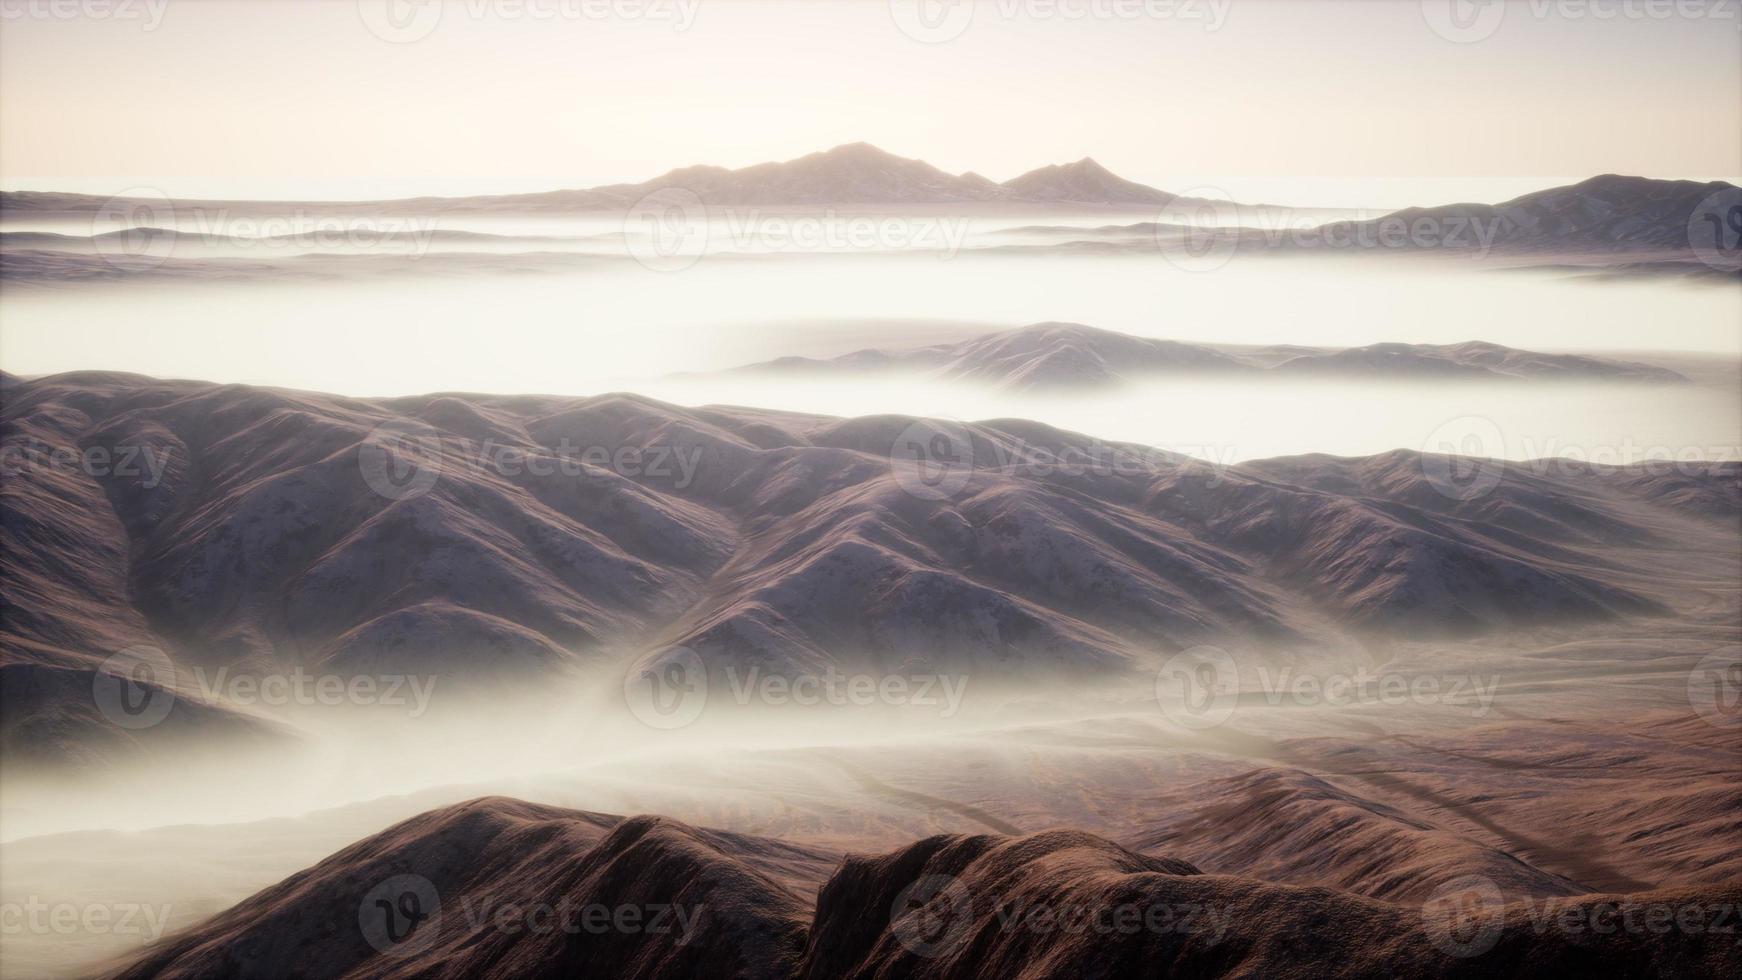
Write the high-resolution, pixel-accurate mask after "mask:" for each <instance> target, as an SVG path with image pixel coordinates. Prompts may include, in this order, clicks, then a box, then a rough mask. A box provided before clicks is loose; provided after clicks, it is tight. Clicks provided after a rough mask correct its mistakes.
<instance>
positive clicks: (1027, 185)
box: [1003, 157, 1175, 206]
mask: <svg viewBox="0 0 1742 980" xmlns="http://www.w3.org/2000/svg"><path fill="white" fill-rule="evenodd" d="M1003 186H1004V187H1006V188H1008V189H1009V190H1010V191H1011V192H1012V193H1014V194H1015V196H1016V197H1018V198H1021V199H1023V200H1030V201H1047V202H1055V203H1080V204H1143V205H1152V206H1153V205H1164V204H1166V203H1168V202H1169V201H1171V200H1173V199H1174V197H1175V195H1173V194H1169V193H1168V192H1166V191H1161V190H1156V189H1155V188H1153V187H1148V186H1145V185H1143V184H1139V183H1136V182H1135V181H1129V180H1126V179H1125V178H1123V177H1120V176H1119V175H1117V174H1115V173H1113V172H1112V171H1110V170H1108V169H1107V168H1106V167H1103V166H1101V164H1100V163H1098V162H1096V160H1095V158H1094V157H1083V158H1082V159H1081V160H1078V161H1076V162H1075V163H1055V164H1052V165H1051V166H1046V167H1040V168H1039V169H1036V170H1030V171H1029V172H1028V173H1025V174H1023V175H1022V176H1020V177H1016V178H1014V179H1012V180H1007V181H1005V182H1004V185H1003Z"/></svg>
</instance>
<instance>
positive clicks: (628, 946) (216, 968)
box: [112, 797, 1742, 980]
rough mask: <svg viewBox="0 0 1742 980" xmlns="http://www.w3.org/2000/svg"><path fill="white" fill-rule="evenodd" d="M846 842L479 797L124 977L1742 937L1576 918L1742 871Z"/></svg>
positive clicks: (1685, 972) (1213, 961)
mask: <svg viewBox="0 0 1742 980" xmlns="http://www.w3.org/2000/svg"><path fill="white" fill-rule="evenodd" d="M836 863H837V859H836V858H835V857H834V856H833V855H831V854H829V853H828V852H824V851H818V850H814V849H810V848H804V847H798V846H794V845H790V844H783V843H780V842H777V841H772V840H767V839H762V838H756V837H749V836H745V835H738V834H728V833H722V832H717V831H708V830H701V829H697V828H694V827H690V826H688V825H685V824H682V823H679V822H677V821H673V820H669V819H664V818H658V817H635V818H631V819H626V820H617V819H616V818H611V817H605V816H601V815H598V814H592V813H583V812H577V811H569V810H561V809H558V808H555V807H547V806H536V805H532V804H527V803H521V802H518V801H515V800H509V799H504V798H499V797H496V798H485V799H481V800H475V801H473V802H471V803H466V804H461V805H458V806H454V807H450V808H447V809H443V810H436V811H432V812H430V813H426V814H424V815H422V816H419V817H415V818H413V819H411V820H408V821H405V822H404V823H401V824H399V825H397V826H394V827H391V828H389V829H388V830H386V831H383V832H382V833H380V834H378V835H376V836H374V837H371V838H369V839H367V840H364V841H359V842H358V843H357V844H355V845H352V846H351V847H349V848H346V849H345V850H343V851H340V852H339V853H337V854H334V855H333V856H332V857H330V858H327V859H326V860H324V861H322V862H320V863H319V864H317V865H315V866H314V867H312V868H309V869H308V870H306V871H303V872H301V873H299V874H296V875H294V876H292V877H290V878H288V879H286V880H285V881H283V882H281V883H279V884H277V885H274V886H272V887H270V888H267V889H265V890H263V891H261V892H259V893H257V894H255V895H254V896H252V897H250V898H248V899H245V900H243V901H242V902H241V903H239V904H238V905H236V906H235V907H234V908H232V909H230V910H229V911H226V912H223V913H220V914H219V915H217V916H214V917H213V918H211V919H209V920H207V921H206V922H204V923H202V924H200V925H198V926H196V927H194V928H192V929H190V930H188V931H185V932H183V933H180V934H178V935H174V936H171V937H168V938H167V939H165V940H164V941H163V942H161V943H160V944H159V945H158V946H157V947H155V948H153V949H151V950H149V951H148V952H146V953H144V954H143V955H141V956H140V957H138V958H137V959H136V960H135V961H134V962H132V963H131V964H128V965H126V966H123V967H120V968H119V969H118V971H117V972H115V973H113V974H112V976H114V977H115V978H116V980H147V978H151V977H162V976H175V977H183V978H187V980H202V978H211V980H217V978H228V977H235V976H257V977H290V976H320V977H334V978H339V977H355V978H361V977H372V978H411V977H428V976H476V977H527V978H538V977H552V978H555V977H570V976H575V975H577V974H579V973H585V974H586V975H589V976H609V977H620V978H626V980H628V978H638V977H647V978H653V977H661V978H664V977H698V978H699V977H732V978H743V980H787V978H791V980H833V978H838V977H845V978H877V977H916V978H926V980H957V978H960V980H978V978H988V977H1028V978H1036V980H1043V978H1059V980H1064V978H1076V977H1086V976H1099V977H1113V976H1148V975H1152V974H1153V973H1154V972H1155V971H1156V970H1158V969H1165V971H1166V975H1167V976H1180V977H1221V976H1229V975H1239V976H1265V977H1323V976H1336V977H1368V976H1396V977H1487V976H1541V975H1566V976H1571V975H1582V974H1590V973H1596V972H1602V973H1604V974H1613V975H1627V976H1686V977H1718V976H1727V975H1729V974H1730V973H1731V972H1732V971H1733V968H1734V966H1735V961H1736V951H1735V943H1734V937H1733V935H1731V934H1730V933H1728V932H1723V931H1717V930H1713V931H1707V930H1704V929H1701V930H1687V929H1679V928H1664V929H1647V928H1595V929H1592V928H1569V927H1563V926H1561V925H1558V923H1566V922H1573V923H1577V924H1579V925H1583V924H1586V923H1591V922H1599V923H1601V922H1602V921H1603V917H1604V916H1605V915H1606V916H1608V918H1609V920H1610V921H1619V920H1620V917H1621V915H1622V913H1623V912H1624V911H1625V912H1626V914H1628V915H1629V916H1634V917H1637V916H1639V915H1641V914H1643V913H1644V911H1645V910H1646V909H1648V908H1650V907H1651V906H1652V905H1654V904H1662V905H1667V906H1669V907H1670V908H1672V909H1680V908H1689V907H1692V906H1695V905H1697V906H1699V907H1700V908H1701V909H1702V912H1703V911H1704V910H1706V909H1710V908H1713V907H1715V906H1720V905H1727V906H1729V907H1733V906H1734V904H1735V903H1736V902H1737V901H1738V899H1742V889H1738V888H1737V887H1736V886H1734V885H1733V884H1732V885H1727V886H1723V885H1720V886H1704V887H1696V888H1685V887H1684V888H1679V889H1666V890H1659V891H1652V892H1644V893H1637V894H1631V895H1588V894H1587V895H1578V896H1573V897H1568V898H1561V899H1551V900H1548V904H1547V905H1546V906H1545V907H1543V908H1534V909H1533V908H1526V907H1523V906H1518V905H1504V904H1501V903H1499V902H1498V901H1494V902H1489V901H1484V899H1486V898H1488V897H1489V896H1488V895H1485V894H1484V893H1482V892H1480V891H1479V889H1480V884H1478V885H1477V886H1476V888H1475V889H1472V891H1473V892H1474V895H1475V898H1474V900H1473V901H1470V902H1468V903H1466V904H1465V905H1459V904H1458V903H1457V901H1456V898H1457V897H1458V896H1455V895H1454V896H1448V897H1447V898H1446V899H1443V900H1442V899H1430V900H1429V902H1428V903H1426V904H1423V903H1414V904H1393V903H1388V902H1381V901H1377V900H1374V899H1371V898H1365V897H1361V896H1357V895H1353V894H1350V893H1347V892H1343V891H1338V890H1334V889H1329V888H1322V887H1313V888H1303V887H1299V886H1293V885H1282V884H1273V883H1269V882H1265V881H1262V880H1259V879H1255V878H1250V877H1238V876H1226V875H1206V874H1202V873H1200V872H1199V870H1198V869H1197V868H1196V867H1194V866H1192V865H1191V864H1189V863H1187V862H1185V861H1181V860H1177V859H1173V858H1169V857H1165V856H1152V855H1148V854H1143V853H1138V852H1135V851H1132V850H1128V849H1127V848H1124V847H1121V846H1119V845H1118V844H1115V843H1112V842H1110V841H1107V840H1104V839H1102V838H1099V837H1096V836H1094V835H1091V834H1086V833H1081V832H1077V831H1069V830H1053V831H1045V832H1041V833H1036V834H1030V835H1027V836H1021V837H1005V836H998V835H978V836H960V835H942V836H937V837H931V838H927V839H925V840H921V841H917V842H915V843H913V844H911V845H909V846H907V847H904V848H901V849H898V850H895V851H893V852H890V853H888V854H884V855H881V856H875V857H872V856H851V857H848V858H846V860H845V861H844V862H842V863H840V864H839V865H838V867H837V866H836ZM812 894H814V896H815V898H814V901H813V900H812V899H811V897H810V896H811V895H812ZM1492 897H1494V898H1498V897H1499V896H1498V893H1494V894H1493V896H1492ZM601 909H602V910H604V911H605V913H606V915H607V916H608V917H607V918H606V919H605V920H604V922H605V925H603V926H600V925H599V923H600V921H601V920H600V919H599V917H598V916H597V914H594V913H591V912H590V911H589V910H601ZM624 909H629V910H633V913H634V914H633V920H632V921H631V920H630V919H629V918H627V917H625V914H623V913H621V912H620V910H624ZM589 914H593V917H592V918H588V916H589ZM609 916H618V917H617V918H615V919H613V918H609ZM1545 916H1547V917H1548V918H1544V917H1545ZM1593 916H1595V917H1596V918H1593ZM1701 921H1702V924H1704V923H1708V922H1710V921H1711V919H1710V917H1709V916H1708V917H1706V918H1702V920H1701ZM624 923H628V924H624ZM1544 923H1548V925H1547V927H1545V926H1544ZM539 926H542V928H538V927H539Z"/></svg>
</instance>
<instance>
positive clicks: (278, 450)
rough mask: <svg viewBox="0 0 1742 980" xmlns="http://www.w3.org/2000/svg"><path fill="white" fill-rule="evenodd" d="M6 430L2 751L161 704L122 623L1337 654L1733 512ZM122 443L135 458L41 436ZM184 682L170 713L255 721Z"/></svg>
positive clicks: (1395, 456) (1644, 562) (676, 439)
mask: <svg viewBox="0 0 1742 980" xmlns="http://www.w3.org/2000/svg"><path fill="white" fill-rule="evenodd" d="M0 440H3V445H0V450H3V451H4V452H5V453H6V454H7V459H8V464H9V466H10V467H11V470H10V472H9V478H8V479H7V480H6V481H4V485H3V486H0V545H3V546H4V547H0V572H3V573H4V574H3V575H0V604H3V605H4V607H5V609H6V611H7V614H6V616H5V617H4V620H3V622H0V663H3V664H4V667H5V670H6V678H7V680H6V684H5V692H4V693H5V696H6V697H7V699H8V702H7V704H8V711H7V712H6V715H5V729H4V731H0V749H3V750H4V751H5V752H6V753H7V754H8V756H9V757H18V756H23V755H28V756H42V755H49V756H52V755H54V754H56V753H66V752H77V753H85V754H86V755H87V757H89V758H92V759H96V758H101V757H105V755H106V754H108V753H120V754H122V755H125V754H126V753H128V752H132V751H135V750H138V749H139V748H141V746H142V743H141V742H140V739H143V738H155V737H156V735H157V734H162V733H163V732H165V731H172V730H175V727H176V726H173V725H172V726H163V727H162V729H161V730H148V731H147V732H143V733H140V732H132V731H119V730H110V728H109V727H108V726H105V725H104V719H103V718H102V717H101V716H100V715H99V714H98V712H97V711H96V710H95V708H94V706H93V705H92V704H91V699H90V693H91V690H92V687H91V685H92V683H93V677H94V676H95V675H96V673H97V672H98V671H99V670H101V669H102V664H103V663H104V661H105V659H106V658H109V657H112V656H114V655H116V654H117V653H118V652H120V651H124V650H128V649H134V648H139V647H145V648H153V649H157V650H161V651H164V656H166V657H167V659H168V661H169V663H170V664H172V665H174V666H177V667H181V668H186V669H195V668H201V669H208V670H215V669H218V668H221V667H225V668H229V669H230V670H232V671H233V672H246V671H270V672H280V671H284V670H289V669H292V668H295V667H301V668H304V669H308V670H315V671H326V672H333V673H337V674H339V675H343V676H350V675H353V674H356V673H359V672H361V673H365V674H367V673H369V672H371V671H375V672H392V673H404V674H408V675H411V676H424V675H429V676H438V677H441V678H445V680H444V681H443V685H444V686H443V688H442V689H443V691H444V692H448V691H452V692H454V696H455V697H461V696H463V692H476V693H479V694H486V693H489V692H499V691H504V690H520V689H523V688H524V687H525V686H526V685H528V684H533V685H539V686H548V685H549V684H551V683H553V682H555V681H557V680H560V679H564V678H574V677H580V676H592V675H594V674H597V673H600V672H603V673H605V674H606V675H611V674H612V673H613V672H618V673H620V672H621V671H622V670H623V669H625V668H626V667H627V666H628V664H626V663H625V662H624V661H623V660H622V657H623V656H624V655H625V654H626V653H628V652H632V651H637V650H641V651H646V652H647V653H648V654H650V655H654V654H659V653H660V651H665V650H669V649H671V648H674V647H682V648H684V649H687V650H690V651H693V652H694V654H695V655H696V656H697V657H698V658H699V660H700V662H701V663H703V664H704V665H707V666H708V667H709V668H710V669H716V670H725V671H730V670H745V669H750V668H757V669H760V670H761V671H763V672H764V673H782V674H787V675H795V676H796V675H810V674H820V673H822V672H824V671H826V670H830V669H836V670H871V671H880V672H890V671H897V672H901V671H906V672H910V673H914V672H917V673H928V674H939V675H943V674H950V673H960V672H968V671H976V672H980V673H982V674H983V676H984V678H985V680H986V683H987V684H995V683H997V681H998V680H999V679H1001V678H1003V679H1009V680H1012V681H1015V680H1022V679H1029V680H1041V679H1046V678H1058V677H1072V678H1076V679H1078V680H1088V679H1092V678H1104V679H1106V680H1109V681H1113V680H1118V679H1121V678H1123V679H1130V678H1133V677H1142V676H1144V675H1145V674H1146V672H1148V671H1151V670H1153V668H1154V664H1155V662H1156V661H1157V659H1158V658H1159V657H1160V656H1162V655H1164V654H1165V653H1166V652H1167V651H1171V650H1177V649H1179V648H1182V647H1185V646H1189V645H1192V644H1195V643H1218V644H1223V645H1230V646H1235V647H1242V648H1243V647H1245V646H1248V645H1261V646H1262V647H1263V648H1265V649H1266V650H1270V651H1273V653H1274V655H1279V656H1280V655H1285V653H1284V652H1285V651H1294V652H1293V653H1287V654H1286V655H1288V656H1319V655H1321V653H1319V652H1315V651H1323V650H1325V649H1327V648H1329V649H1336V648H1338V647H1339V645H1341V644H1345V643H1347V642H1351V641H1358V642H1360V643H1364V644H1369V645H1371V644H1384V643H1387V642H1390V640H1389V639H1388V638H1395V637H1399V636H1414V637H1417V638H1420V637H1431V636H1436V635H1446V636H1455V635H1467V634H1481V633H1483V632H1489V631H1495V630H1500V629H1509V628H1514V627H1521V626H1530V625H1547V624H1556V623H1591V624H1601V623H1608V622H1612V621H1615V620H1618V619H1624V618H1631V617H1650V616H1654V615H1659V614H1663V613H1664V612H1665V611H1667V610H1669V609H1671V608H1673V606H1674V604H1675V603H1677V602H1682V601H1691V600H1688V599H1687V598H1686V597H1687V596H1689V595H1704V593H1703V592H1700V591H1699V590H1700V589H1701V588H1702V586H1701V585H1700V584H1699V583H1702V582H1704V583H1707V584H1709V583H1710V582H1712V581H1717V580H1718V579H1719V578H1720V577H1721V576H1720V573H1719V570H1718V569H1717V566H1716V565H1715V564H1713V563H1715V562H1719V560H1720V557H1721V556H1724V555H1729V556H1730V557H1724V558H1723V559H1722V560H1723V561H1730V562H1731V564H1732V565H1733V561H1732V558H1733V555H1731V552H1726V551H1724V548H1725V547H1726V542H1729V541H1731V540H1732V539H1733V538H1734V536H1735V534H1736V528H1735V527H1734V526H1733V525H1734V517H1735V515H1736V513H1738V511H1739V510H1742V483H1739V480H1738V477H1739V474H1742V468H1739V466H1738V464H1736V463H1734V462H1731V463H1713V464H1709V465H1706V466H1703V467H1700V468H1699V469H1698V471H1697V472H1696V471H1694V470H1693V469H1690V468H1688V467H1682V468H1678V470H1677V471H1676V472H1673V473H1667V474H1666V473H1657V472H1653V471H1651V470H1650V469H1649V468H1648V467H1597V466H1589V465H1583V464H1572V463H1567V464H1565V465H1559V466H1556V467H1554V468H1553V469H1552V471H1538V470H1536V469H1534V468H1532V467H1528V466H1510V465H1498V466H1496V465H1493V464H1490V466H1489V467H1487V468H1485V469H1483V472H1488V471H1492V473H1493V483H1492V486H1489V487H1485V488H1479V490H1480V491H1481V492H1478V493H1474V494H1465V493H1464V492H1463V491H1462V489H1461V486H1460V485H1457V484H1448V482H1447V481H1448V480H1452V479H1455V474H1456V473H1457V472H1459V470H1458V468H1457V467H1456V466H1454V464H1453V463H1451V462H1449V461H1448V460H1447V459H1446V458H1445V457H1435V456H1429V455H1424V454H1420V453H1414V452H1408V451H1401V450H1400V451H1396V452H1393V453H1387V454H1382V455H1380V456H1374V457H1367V458H1362V459H1340V458H1334V457H1288V458H1283V459H1277V460H1263V461H1255V462H1252V463H1246V464H1240V465H1238V466H1231V467H1217V466H1212V465H1209V464H1206V463H1202V462H1199V461H1196V460H1193V459H1190V458H1188V457H1182V456H1176V455H1173V454H1168V453H1164V452H1159V451H1156V450H1152V449H1147V448H1145V447H1141V446H1134V445H1127V444H1121V443H1106V442H1102V441H1099V440H1093V439H1089V438H1086V437H1082V436H1078V435H1074V434H1071V433H1066V432H1062V431H1060V430H1057V429H1054V428H1051V427H1049V426H1046V425H1043V424H1040V423H1034V422H1026V421H1021V420H998V421H993V422H981V423H974V424H966V425H965V424H957V423H950V422H941V421H938V420H928V419H914V418H908V417H902V416H870V417H862V418H852V419H841V418H833V417H828V416H815V415H805V414H802V413H794V412H780V411H769V410H760V409H751V408H723V407H709V408H699V409H688V408H682V407H679V406H676V405H668V404H665V403H662V402H658V401H656V400H653V399H649V398H645V397H641V396H635V395H622V394H619V395H603V396H595V397H591V398H563V397H552V396H500V397H496V396H486V395H453V394H437V395H426V396H415V397H407V398H392V399H357V398H345V397H340V396H330V395H321V394H318V393H311V392H295V391H286V390H277V389H259V388H250V387H247V386H242V385H214V384H206V383H201V382H165V381H155V380H152V379H143V378H140V377H139V376H136V375H124V374H118V373H103V372H94V373H87V374H74V375H60V376H53V377H49V378H42V379H36V380H31V381H12V382H9V383H8V397H7V399H6V402H5V405H4V408H3V411H0ZM106 447H132V448H133V449H135V450H138V452H137V453H136V454H135V455H143V456H144V458H145V459H146V460H147V461H148V462H149V464H150V465H148V466H143V467H136V468H134V469H133V470H122V469H121V468H119V467H109V468H105V469H103V470H102V471H101V472H95V471H86V470H84V469H81V468H79V467H76V466H62V465H58V464H55V463H54V462H53V460H55V459H77V458H84V456H83V454H85V453H87V452H90V451H92V450H93V448H97V449H102V448H106ZM940 454H941V455H940ZM589 460H591V462H589ZM600 460H606V461H610V460H616V461H617V462H615V463H609V464H608V465H600V464H599V461H600ZM1065 464H1068V465H1065ZM426 477H427V480H425V479H424V478H426ZM406 480H410V481H411V482H409V483H406V482H405V481H406ZM68 541H77V542H80V545H79V548H78V549H76V551H77V553H78V554H79V555H80V556H81V558H80V560H78V561H71V560H70V559H69V557H68V555H69V550H68V548H67V547H66V542H68ZM390 542H391V546H389V543H390ZM1666 547H1667V548H1668V549H1669V550H1667V551H1666V550H1665V549H1666ZM1732 550H1733V549H1732ZM1666 555H1673V556H1674V560H1673V561H1671V560H1669V559H1668V558H1666V557H1665V556H1666ZM1726 567H1729V566H1726ZM1699 601H1705V600H1699ZM1713 601H1716V600H1713ZM1333 624H1334V625H1333ZM175 673H178V672H172V674H175ZM709 676H710V677H714V676H720V675H717V674H710V675H709ZM172 679H179V678H177V677H172ZM444 696H446V695H444ZM185 703H187V704H189V705H191V706H192V707H189V708H188V709H187V710H188V712H191V713H192V714H185V713H182V712H181V708H180V707H179V703H178V706H177V708H176V712H177V713H175V714H173V715H172V717H173V718H183V719H185V720H187V721H188V722H190V724H191V723H203V722H204V720H205V719H204V718H203V716H198V715H199V712H200V711H201V710H202V709H210V710H211V711H213V712H216V713H218V714H219V715H220V716H221V717H222V718H224V719H225V720H226V723H235V724H243V725H246V724H247V722H248V717H247V716H246V713H244V712H238V711H232V710H230V708H229V707H228V706H227V705H225V704H224V703H223V702H222V701H221V700H220V701H216V702H213V701H211V700H210V699H208V698H204V697H201V696H200V695H199V693H198V692H189V693H188V697H187V698H186V699H185ZM154 732H155V733H156V734H153V733H154ZM93 739H94V740H96V743H100V744H93V743H92V740H93Z"/></svg>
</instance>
